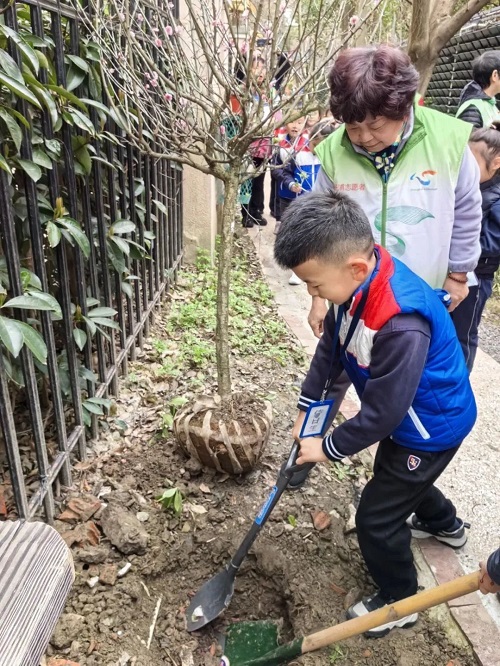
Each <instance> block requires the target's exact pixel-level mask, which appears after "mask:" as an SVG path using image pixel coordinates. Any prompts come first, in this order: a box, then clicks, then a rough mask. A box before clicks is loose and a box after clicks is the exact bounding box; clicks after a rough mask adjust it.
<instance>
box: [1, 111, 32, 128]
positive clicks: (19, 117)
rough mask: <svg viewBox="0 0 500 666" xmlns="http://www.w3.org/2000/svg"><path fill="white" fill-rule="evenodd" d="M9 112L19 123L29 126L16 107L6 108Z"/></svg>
mask: <svg viewBox="0 0 500 666" xmlns="http://www.w3.org/2000/svg"><path fill="white" fill-rule="evenodd" d="M6 111H8V112H9V113H10V115H11V116H13V117H14V118H15V119H16V120H19V122H20V123H21V125H24V126H25V127H26V129H29V128H30V127H31V126H30V124H29V121H28V120H26V118H25V117H24V116H23V114H22V113H19V111H16V109H6Z"/></svg>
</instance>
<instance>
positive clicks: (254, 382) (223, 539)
mask: <svg viewBox="0 0 500 666" xmlns="http://www.w3.org/2000/svg"><path fill="white" fill-rule="evenodd" d="M239 252H240V253H244V254H245V255H246V256H247V258H248V261H249V275H248V279H249V280H252V281H255V280H259V279H260V278H261V276H260V270H259V267H258V263H257V261H256V260H255V257H254V256H253V255H252V247H251V243H249V242H248V243H247V242H245V241H242V242H240V244H239ZM190 298H191V294H190V290H189V288H187V287H185V286H184V287H183V286H182V284H181V285H180V286H179V288H178V290H177V291H176V294H175V298H174V300H175V299H180V300H181V301H182V300H184V301H189V299H190ZM168 316H169V314H168V307H165V308H164V311H162V313H161V315H159V316H158V318H157V321H156V323H155V326H154V327H153V330H152V334H151V335H152V339H153V340H166V338H167V333H166V332H165V330H166V328H167V325H168ZM262 317H264V318H265V319H266V320H268V321H269V320H273V319H274V320H275V321H277V320H278V315H277V314H276V312H274V309H273V307H272V306H271V307H270V308H268V309H267V311H263V312H262ZM200 334H201V335H203V332H201V333H200ZM288 344H289V348H290V358H289V361H288V362H287V363H286V365H284V366H282V365H280V364H278V363H277V362H276V361H274V360H272V358H270V357H269V356H268V355H266V356H260V355H259V353H258V352H257V353H254V354H253V355H252V356H251V357H247V358H243V357H240V356H237V355H235V356H234V358H233V359H232V367H233V379H234V390H235V391H239V390H242V391H247V392H248V391H250V392H254V393H255V394H256V395H259V396H260V397H261V398H264V399H267V400H272V404H273V411H274V427H273V432H272V435H271V438H270V441H269V444H268V446H267V448H266V451H265V453H264V455H263V457H262V459H261V461H260V463H259V464H258V466H257V468H256V469H255V470H254V471H252V472H250V473H249V474H247V475H246V476H244V477H241V478H236V479H234V478H229V477H228V476H227V475H222V474H218V473H215V472H210V471H207V470H202V469H201V468H200V467H199V465H197V464H196V462H195V461H193V460H188V459H187V458H186V456H185V455H184V454H183V453H182V452H181V450H180V449H179V447H178V445H177V444H176V442H175V441H174V439H173V436H172V434H171V431H170V430H169V423H170V421H169V419H165V414H166V413H167V414H168V413H169V407H168V406H169V404H170V403H171V400H172V399H173V398H176V397H178V396H183V397H190V396H192V395H193V392H194V391H195V390H196V391H199V392H202V393H205V394H207V393H210V392H213V391H214V389H215V369H214V367H213V365H212V364H211V363H210V362H209V363H207V364H206V365H205V366H204V367H203V368H202V369H201V370H200V369H193V368H192V367H189V366H186V367H185V368H184V371H183V372H181V373H180V374H179V375H178V376H177V377H168V376H164V374H162V373H161V372H158V369H161V367H162V359H163V358H164V356H165V347H164V346H163V347H162V346H161V345H160V346H159V345H155V344H146V345H145V348H144V350H143V351H142V352H140V354H139V357H138V360H137V361H136V362H134V363H133V364H131V367H130V368H129V372H130V374H129V378H128V379H127V380H124V381H123V382H122V390H121V394H120V397H119V398H118V399H117V401H116V412H114V413H113V415H112V416H111V417H110V418H109V419H108V421H107V426H105V427H107V428H109V430H108V431H107V432H104V434H103V436H102V437H101V438H100V440H99V441H97V442H94V443H93V446H92V450H91V451H90V454H89V460H88V461H86V462H84V463H79V464H78V465H77V470H76V471H75V485H74V487H73V488H72V489H71V490H69V491H68V493H67V494H66V496H64V497H63V501H62V502H61V510H66V512H65V513H63V514H62V515H61V516H60V518H61V520H58V521H57V528H58V530H59V531H60V532H61V533H62V534H63V535H64V537H65V539H66V541H67V543H68V544H71V547H72V551H73V553H74V558H75V564H76V582H75V586H74V589H73V592H72V594H71V596H70V598H69V600H68V603H67V607H66V610H65V615H64V616H63V618H62V620H61V624H60V626H59V629H58V631H56V634H55V637H54V639H53V644H52V646H51V648H50V651H49V654H48V658H49V663H50V659H51V658H52V659H54V658H57V657H61V658H63V657H65V658H67V659H70V660H72V661H74V662H76V663H77V664H80V666H126V665H127V664H130V665H131V666H133V665H134V664H135V666H160V665H163V664H166V665H171V666H218V664H219V659H220V655H221V654H222V652H221V641H222V636H223V634H224V629H225V627H226V626H227V624H228V623H230V622H235V621H238V620H254V619H255V620H256V619H264V618H265V619H275V620H276V621H277V622H279V623H280V625H281V635H282V638H283V640H287V639H291V638H293V637H295V636H299V635H303V634H305V633H310V632H313V631H316V630H319V629H321V628H324V627H327V626H329V625H332V624H335V623H338V622H342V621H343V620H344V618H345V609H346V608H347V607H348V606H349V605H350V604H351V603H353V602H354V601H356V600H357V599H358V598H360V597H361V595H362V594H363V593H366V592H370V591H371V590H373V587H372V584H371V582H370V580H369V578H368V576H367V574H366V571H365V568H364V566H363V562H362V559H361V556H360V553H359V549H358V545H357V540H356V536H355V533H354V532H353V514H354V506H355V504H356V502H357V499H358V497H359V493H360V492H361V490H362V487H363V485H364V484H365V483H366V482H367V478H368V477H369V474H370V472H369V471H368V470H367V469H366V468H365V467H364V466H363V464H362V462H361V460H354V462H353V463H352V464H351V465H350V466H346V465H336V466H329V465H321V466H318V467H317V468H316V470H315V471H314V472H313V473H312V475H311V479H310V482H309V483H308V485H307V487H306V489H304V490H302V491H300V492H298V493H286V494H285V496H284V497H283V498H282V500H281V502H280V504H279V505H278V506H277V507H276V509H275V511H274V513H273V514H272V516H271V518H270V521H269V523H268V525H267V526H266V527H265V528H264V530H263V532H262V534H261V536H260V537H259V539H258V540H257V542H256V544H255V546H254V548H253V549H252V552H251V555H250V556H249V557H248V559H247V560H246V562H245V563H244V565H243V567H242V570H241V573H240V574H239V576H238V578H237V582H236V589H235V594H234V597H233V599H232V602H231V605H230V607H229V609H228V610H227V611H226V612H225V613H224V614H223V615H222V617H221V618H219V619H218V620H217V621H215V622H214V623H213V624H212V625H211V626H209V627H207V628H206V629H204V630H202V631H200V632H198V633H196V634H188V633H187V631H186V628H185V626H186V618H185V609H186V607H187V604H188V603H189V600H190V598H191V597H192V595H193V594H194V592H195V591H196V590H198V589H199V588H200V586H201V585H202V584H203V583H204V582H205V581H206V580H208V579H209V578H210V577H211V576H213V575H214V574H215V573H217V572H218V571H220V570H221V568H222V567H223V566H224V564H225V563H226V562H227V561H228V560H229V559H230V557H231V555H232V554H233V552H234V551H235V549H236V548H237V546H238V544H239V542H240V540H241V539H242V537H243V536H244V534H245V533H246V531H247V529H248V528H249V527H250V525H251V521H252V519H253V517H254V516H255V515H256V514H257V512H258V510H259V508H260V507H261V505H262V503H263V501H264V499H265V498H266V495H267V493H268V492H269V490H270V488H271V487H272V485H273V484H274V481H275V478H276V473H277V470H278V468H279V466H280V465H281V463H282V461H283V459H284V457H285V455H286V453H287V452H288V450H289V448H290V444H291V440H290V431H291V426H292V422H293V419H294V416H295V414H296V408H295V404H296V400H297V394H298V387H299V385H300V380H301V378H302V377H303V374H304V369H305V363H301V362H300V361H299V360H298V359H297V354H296V353H295V351H296V348H297V344H298V343H297V341H296V340H295V339H293V337H292V335H291V334H289V336H288ZM159 349H160V351H159ZM292 352H293V353H292ZM167 353H168V352H167ZM193 380H196V382H193ZM193 386H195V387H196V388H193ZM170 487H176V488H177V489H179V490H180V492H181V493H182V495H183V498H184V500H183V507H182V512H181V514H180V515H178V516H176V515H175V514H174V513H172V512H171V511H168V510H165V509H163V508H162V507H161V506H160V504H159V503H158V502H157V500H156V498H157V497H159V496H160V495H162V493H163V492H164V491H165V489H167V488H170ZM96 498H97V499H98V500H99V501H98V502H96ZM68 507H69V509H70V510H69V511H68ZM86 507H87V508H88V510H86ZM72 508H73V510H71V509H72ZM128 563H129V564H130V565H131V566H130V567H128V570H127V568H125V569H124V567H126V565H127V564H128ZM117 574H119V577H117ZM155 615H156V621H155ZM150 637H151V638H150ZM148 643H150V646H149V649H148ZM450 662H451V663H452V664H455V665H458V664H460V666H472V664H474V663H475V661H474V659H473V657H472V655H471V653H470V652H468V651H467V650H465V649H464V648H463V647H457V646H455V645H454V644H452V643H451V642H450V640H449V639H448V638H447V633H446V630H445V627H443V626H442V625H439V624H436V622H435V621H431V620H430V619H429V618H428V617H427V615H426V614H423V615H422V616H421V618H420V620H419V622H418V624H417V625H416V626H415V627H414V628H412V629H408V630H397V631H394V632H392V633H391V634H390V635H389V636H387V637H385V638H383V639H378V640H373V639H372V640H370V639H366V638H364V637H358V638H353V639H351V640H349V641H346V642H345V643H342V644H341V645H339V646H337V647H335V648H334V647H332V648H329V649H326V650H323V651H322V652H319V653H315V654H311V655H309V656H307V657H304V658H303V659H302V661H298V662H295V663H297V664H299V663H301V664H308V665H313V664H314V665H317V666H320V665H321V666H323V665H324V666H326V665H330V664H338V665H340V666H342V665H347V664H349V665H361V664H369V665H372V666H449V664H450Z"/></svg>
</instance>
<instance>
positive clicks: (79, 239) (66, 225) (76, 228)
mask: <svg viewBox="0 0 500 666" xmlns="http://www.w3.org/2000/svg"><path fill="white" fill-rule="evenodd" d="M56 224H57V225H58V226H59V227H62V228H63V229H64V231H66V233H65V234H64V236H65V238H66V239H68V235H69V236H70V237H71V238H72V239H73V240H74V241H75V242H76V244H77V245H78V247H79V248H80V250H81V251H82V252H83V254H84V256H85V257H87V258H88V257H89V255H90V243H89V239H88V238H87V236H86V235H85V234H84V232H83V231H82V230H81V228H80V225H79V224H78V222H77V221H76V220H73V219H72V218H71V217H61V218H59V219H58V220H56ZM67 234H68V235H67ZM68 240H69V239H68Z"/></svg>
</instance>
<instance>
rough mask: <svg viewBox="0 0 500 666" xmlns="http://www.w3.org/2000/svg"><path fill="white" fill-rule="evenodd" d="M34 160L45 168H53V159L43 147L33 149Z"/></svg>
mask: <svg viewBox="0 0 500 666" xmlns="http://www.w3.org/2000/svg"><path fill="white" fill-rule="evenodd" d="M33 162H35V164H38V166H41V167H44V168H45V169H52V160H51V159H50V157H49V156H48V155H47V153H46V152H44V151H43V150H42V149H41V148H36V149H35V150H34V151H33Z"/></svg>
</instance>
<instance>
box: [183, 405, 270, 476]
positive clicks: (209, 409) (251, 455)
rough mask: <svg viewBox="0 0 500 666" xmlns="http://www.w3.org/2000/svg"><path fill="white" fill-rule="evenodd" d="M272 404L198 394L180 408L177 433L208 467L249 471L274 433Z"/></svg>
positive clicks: (228, 470) (230, 470)
mask: <svg viewBox="0 0 500 666" xmlns="http://www.w3.org/2000/svg"><path fill="white" fill-rule="evenodd" d="M272 418H273V416H272V407H271V404H270V403H269V402H267V401H265V400H260V399H258V398H256V397H255V396H248V395H244V394H237V395H234V396H233V398H232V400H231V402H230V403H229V404H222V403H221V400H220V398H219V396H213V397H212V396H198V397H197V398H196V399H195V401H194V403H190V404H188V405H186V406H184V407H183V409H182V410H181V411H179V412H178V413H177V414H176V416H175V419H174V425H173V430H174V434H175V436H176V438H177V440H178V442H179V444H180V445H181V447H182V449H183V450H184V452H185V453H187V454H188V455H189V456H191V457H193V458H196V459H197V460H199V461H200V463H201V464H202V465H204V466H205V467H210V468H212V469H216V470H217V471H218V472H226V473H227V474H234V475H236V474H242V473H244V472H249V471H250V470H251V469H253V468H254V467H255V465H256V464H257V462H258V461H259V459H260V457H261V455H262V452H263V450H264V447H265V446H266V444H267V442H268V440H269V435H270V433H271V424H272Z"/></svg>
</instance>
